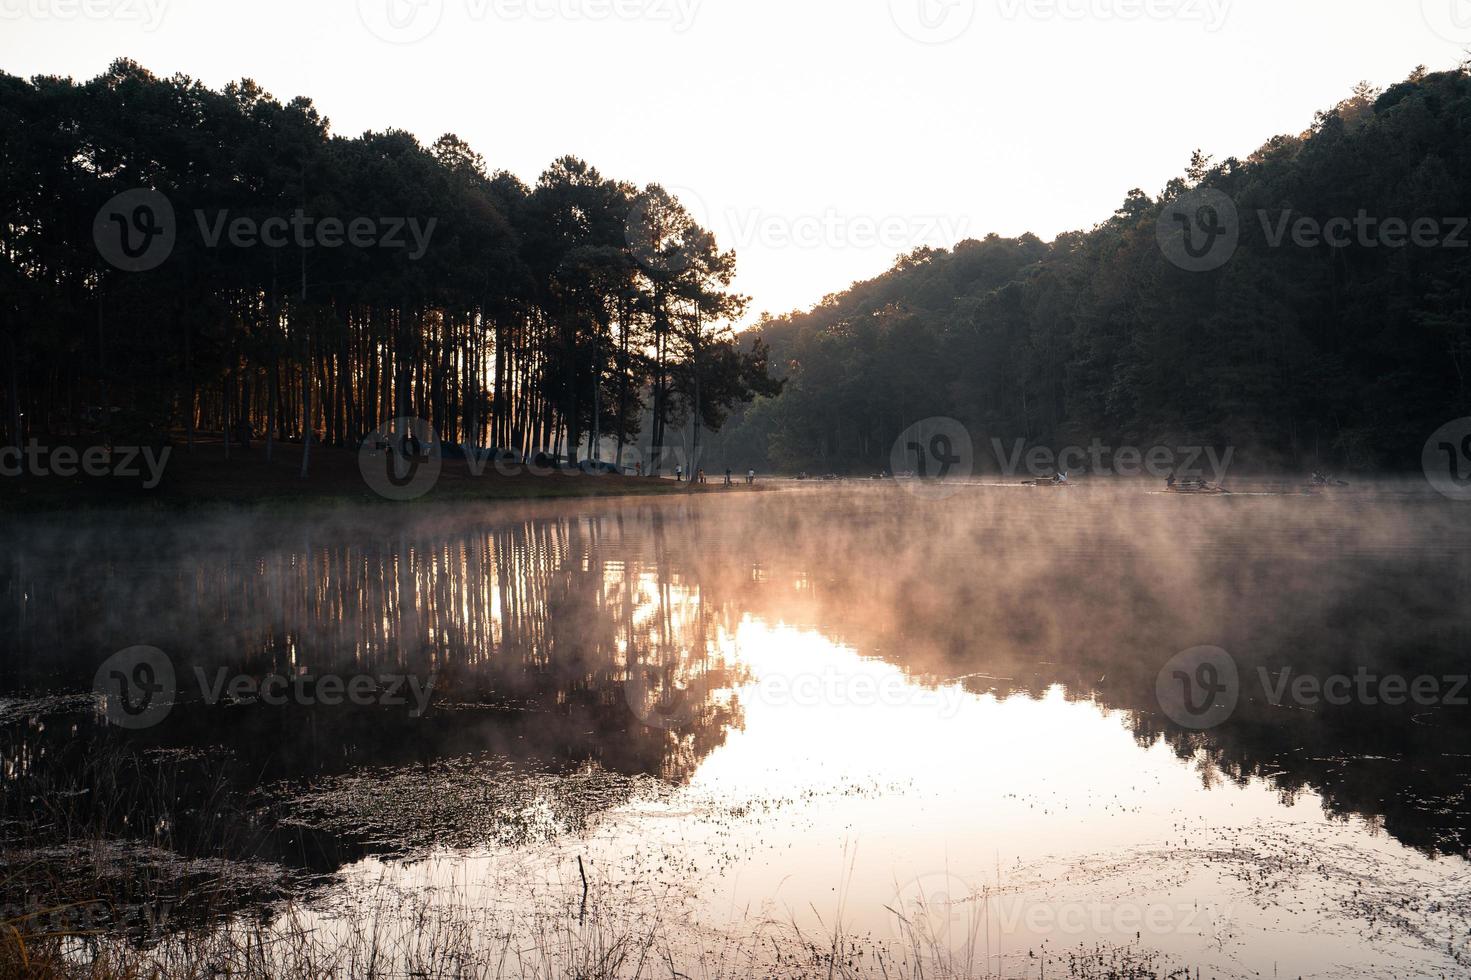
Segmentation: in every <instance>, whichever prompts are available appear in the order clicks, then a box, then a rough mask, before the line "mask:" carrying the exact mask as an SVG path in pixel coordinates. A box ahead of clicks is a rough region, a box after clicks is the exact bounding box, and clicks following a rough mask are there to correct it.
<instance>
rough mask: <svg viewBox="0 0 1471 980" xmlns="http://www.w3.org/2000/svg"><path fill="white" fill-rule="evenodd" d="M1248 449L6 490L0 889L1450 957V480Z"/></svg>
mask: <svg viewBox="0 0 1471 980" xmlns="http://www.w3.org/2000/svg"><path fill="white" fill-rule="evenodd" d="M1267 489H1268V488H1263V490H1264V492H1261V493H1244V494H1238V495H1234V496H1229V497H1191V496H1181V495H1169V494H1161V493H1154V492H1152V490H1153V488H1152V487H1146V486H1144V485H1142V484H1141V485H1137V486H1136V485H1130V484H1095V485H1091V486H1090V485H1087V484H1079V485H1077V486H1073V487H1069V488H1066V489H1062V490H1053V489H1043V488H1021V487H1002V486H967V487H962V488H958V490H957V492H956V493H954V494H953V495H952V496H949V497H948V498H945V499H938V500H936V499H927V498H925V497H924V496H921V495H917V494H915V493H912V492H907V491H906V489H905V488H904V487H902V486H899V485H896V484H894V483H892V482H888V483H882V484H880V483H875V484H824V485H821V486H795V485H794V486H790V487H785V488H782V489H781V490H779V491H774V492H768V493H760V494H744V493H743V494H731V495H708V496H701V497H698V498H691V499H683V498H681V499H657V500H635V499H630V500H622V501H601V502H580V501H572V502H566V501H563V502H556V503H549V504H545V505H525V506H507V505H499V506H485V507H478V508H477V507H466V506H458V507H454V508H446V509H436V508H429V507H418V508H392V507H379V508H367V509H362V510H342V511H332V512H324V513H321V514H312V515H309V516H293V515H289V514H269V515H260V516H254V515H252V516H242V515H240V514H231V515H218V514H209V513H200V514H195V515H191V516H186V517H182V518H180V517H178V516H173V517H170V518H167V519H165V518H161V517H160V518H152V517H148V516H128V517H111V518H103V517H90V518H81V519H78V518H68V519H54V520H53V519H46V518H38V519H28V520H27V521H26V522H24V523H21V524H17V523H15V522H11V528H12V529H11V533H10V535H9V536H8V537H9V541H8V545H9V547H8V548H7V551H6V553H5V555H4V556H3V558H0V627H3V633H0V635H3V637H4V641H3V642H4V644H5V655H4V657H3V658H0V762H3V780H4V782H3V787H4V794H3V803H0V844H3V851H0V862H3V866H0V900H3V902H4V905H5V906H7V907H11V908H15V907H17V906H21V907H32V908H34V907H35V906H36V905H37V904H38V903H43V904H44V903H46V902H53V901H56V900H58V899H62V898H66V899H72V900H76V901H83V900H85V899H87V898H88V897H90V896H89V890H91V891H92V892H96V891H99V890H101V889H104V888H110V889H112V892H111V893H113V894H119V893H120V894H125V895H126V896H127V897H128V900H129V901H130V902H132V903H134V905H132V906H127V903H122V906H126V907H120V910H118V911H114V912H113V913H112V914H113V918H112V919H111V920H109V921H108V923H107V927H108V928H109V929H114V930H116V931H118V932H119V933H123V932H126V933H128V934H130V935H132V936H133V939H134V941H135V942H139V943H148V942H156V941H159V939H160V938H162V937H161V936H160V933H162V934H163V935H164V936H166V935H167V933H168V931H169V930H170V929H172V928H174V927H176V926H177V927H180V928H182V927H183V926H184V925H185V924H187V923H191V922H194V923H195V924H196V925H197V921H198V920H199V919H200V918H207V919H212V920H213V921H217V922H218V923H219V924H220V925H221V927H222V928H223V927H226V926H227V925H228V923H229V922H231V921H236V920H241V919H249V920H251V921H254V922H256V923H258V924H264V926H265V928H268V929H269V928H272V924H273V923H274V922H276V921H277V920H278V919H279V918H280V917H282V916H284V915H286V914H287V913H286V912H285V911H284V910H285V909H287V908H288V907H289V908H290V909H291V912H290V914H291V915H292V916H293V917H294V919H295V921H297V922H300V921H301V920H302V919H303V918H305V919H306V920H307V921H308V922H309V923H310V927H311V928H312V929H314V930H315V931H316V932H315V934H316V935H318V936H327V937H332V936H334V935H338V934H340V935H341V936H342V937H343V941H344V942H346V941H347V939H348V936H349V935H350V934H352V933H354V932H358V931H360V930H361V921H362V911H363V909H365V908H369V907H371V906H373V905H374V903H380V904H381V903H384V902H387V904H389V905H391V906H392V907H394V908H396V909H400V910H401V909H403V908H406V907H409V906H412V908H413V909H414V910H415V911H414V916H415V918H414V920H413V921H412V922H409V921H403V922H400V923H398V924H397V925H389V924H383V925H382V928H384V929H397V930H399V932H398V933H397V935H398V938H399V939H400V940H402V941H404V942H414V941H419V940H414V939H406V938H405V937H412V936H419V935H423V934H424V928H423V925H424V922H425V921H429V920H432V921H434V922H436V923H440V924H441V925H443V924H444V923H450V922H454V921H464V917H465V916H467V915H468V916H470V917H472V919H474V921H476V922H479V923H480V924H481V925H483V926H485V928H484V941H485V942H486V943H487V944H488V945H489V946H492V947H498V948H500V949H501V950H502V951H503V952H504V950H505V949H506V948H524V946H525V943H526V939H525V937H526V936H532V937H533V939H532V940H531V941H532V942H533V943H534V941H535V940H534V937H535V935H536V934H537V932H538V930H545V929H546V928H547V923H549V922H553V921H562V920H566V919H568V917H571V918H572V919H574V920H578V921H581V920H585V919H586V918H587V916H588V903H589V902H591V903H592V904H593V905H594V906H596V909H597V914H599V915H601V916H603V917H604V918H603V919H602V923H603V925H602V928H605V929H608V930H614V929H616V928H618V927H619V926H620V925H621V926H623V927H626V928H628V929H630V930H633V931H637V930H638V929H641V928H645V927H649V928H652V927H653V926H652V925H651V924H655V925H656V926H657V928H658V929H659V930H660V932H661V935H663V936H664V937H665V939H666V940H667V947H668V949H667V953H668V956H669V964H670V965H669V967H668V968H666V967H665V966H664V965H663V963H662V962H661V963H660V965H659V969H658V970H657V971H655V970H652V969H650V970H648V971H645V975H661V976H668V975H669V971H670V970H671V969H674V968H675V967H676V966H682V967H683V969H681V972H685V973H689V974H690V975H692V976H693V975H700V974H701V972H703V973H704V974H705V975H711V974H712V973H713V972H715V971H712V970H711V969H710V957H711V956H712V955H716V954H715V953H714V952H712V951H722V950H723V951H730V950H735V951H737V953H738V954H739V955H741V956H744V957H748V959H749V963H751V964H755V963H757V962H760V963H761V964H762V967H761V968H762V969H766V970H769V971H775V972H777V973H781V972H782V971H783V970H784V969H785V968H784V967H782V966H781V965H780V960H778V961H776V965H773V963H772V962H769V960H770V957H779V956H781V955H783V954H782V953H781V951H780V950H781V949H784V948H786V947H784V946H783V943H785V942H786V941H788V940H789V939H790V937H792V936H801V937H807V938H808V939H810V940H813V941H814V942H815V943H816V944H817V945H819V946H824V947H828V946H831V945H832V941H833V937H834V936H835V935H838V936H841V937H842V944H843V949H844V950H846V953H845V956H846V958H847V959H848V960H849V962H850V963H851V964H852V965H851V969H852V970H853V971H856V972H860V973H862V972H866V971H869V970H870V969H871V972H872V973H873V974H875V975H882V974H883V973H884V972H885V971H884V967H883V966H881V965H880V964H889V965H891V966H892V965H893V964H902V965H905V969H906V970H908V971H911V972H918V971H917V969H916V968H917V966H918V965H919V964H920V963H921V962H922V961H924V960H926V959H933V960H934V961H936V962H938V963H939V964H940V966H941V968H939V969H935V968H932V969H931V970H930V971H929V972H927V973H926V974H925V975H935V974H937V973H939V974H944V973H945V972H947V971H948V972H950V973H956V974H968V975H974V976H1008V977H1013V976H1014V977H1022V976H1040V975H1043V974H1044V971H1045V975H1051V976H1063V975H1067V970H1068V963H1069V962H1072V963H1073V966H1074V968H1075V969H1076V968H1077V963H1078V959H1077V957H1079V956H1080V955H1082V954H1084V953H1092V954H1094V955H1102V956H1112V955H1115V954H1116V953H1117V952H1118V951H1120V950H1122V951H1126V952H1127V954H1128V955H1129V956H1131V957H1134V958H1136V959H1138V960H1142V961H1144V962H1146V963H1148V964H1153V965H1154V967H1156V968H1157V969H1158V970H1159V972H1160V973H1161V974H1163V973H1165V972H1167V971H1168V970H1169V969H1173V968H1177V967H1178V968H1185V967H1188V968H1191V969H1194V968H1200V969H1201V970H1202V971H1203V974H1202V975H1206V976H1212V975H1213V976H1283V977H1288V976H1294V977H1295V976H1373V975H1382V976H1458V975H1465V974H1466V973H1467V971H1468V970H1471V864H1468V858H1471V804H1468V800H1467V785H1468V783H1467V776H1468V772H1471V738H1468V734H1471V708H1468V707H1467V706H1466V705H1467V699H1471V688H1466V687H1464V679H1463V678H1464V675H1465V674H1466V673H1468V672H1471V657H1468V651H1471V609H1468V605H1467V602H1466V597H1467V595H1468V594H1471V593H1468V586H1471V520H1468V512H1467V511H1466V510H1465V508H1464V506H1463V505H1459V506H1458V505H1457V504H1455V503H1452V502H1450V501H1447V500H1444V499H1442V498H1440V497H1438V496H1436V495H1435V494H1434V493H1433V492H1432V491H1430V490H1429V488H1428V487H1425V486H1424V484H1423V483H1422V484H1418V485H1417V484H1413V483H1409V482H1406V483H1404V484H1380V485H1374V486H1365V487H1354V488H1348V489H1344V490H1341V491H1334V492H1329V493H1323V494H1320V495H1314V496H1306V495H1301V494H1293V493H1272V492H1266V490H1267ZM140 647H145V648H152V652H143V653H139V652H138V651H137V650H136V649H135V648H140ZM1202 648H1205V649H1204V651H1203V652H1202ZM123 651H127V653H126V655H125V656H124V657H123V659H121V660H118V659H116V658H115V655H117V654H119V653H120V652H123ZM1187 651H1191V652H1189V653H1187ZM1181 654H1186V656H1185V657H1183V658H1181V657H1180V655H1181ZM160 657H161V658H163V659H162V660H159V659H158V658H160ZM109 658H115V659H113V660H111V661H109ZM140 658H141V659H140ZM139 663H146V665H147V668H146V672H145V673H141V674H140V673H138V672H137V665H138V664H139ZM104 664H109V665H110V666H108V667H106V668H104ZM100 668H101V669H100ZM1284 671H1286V673H1284ZM170 674H171V675H172V676H171V677H169V676H167V675H170ZM272 676H279V677H281V678H284V679H285V680H283V681H282V682H280V684H279V686H277V687H274V688H273V687H272V686H271V685H270V684H267V685H266V686H265V687H264V688H261V687H260V686H259V685H260V684H261V682H262V681H263V680H265V679H266V678H269V677H272ZM119 677H120V678H122V680H121V681H118V683H122V684H127V683H133V684H138V685H141V684H142V683H143V682H144V681H146V682H148V684H150V685H153V687H155V688H156V689H157V691H156V693H154V694H152V695H150V696H151V698H152V699H151V700H150V701H149V703H148V706H147V707H146V708H145V709H142V711H141V713H140V714H128V713H126V712H122V713H119V699H120V691H121V693H124V694H129V696H130V700H129V701H128V704H127V707H130V708H138V707H139V705H141V704H142V699H141V697H135V696H133V695H136V693H137V692H129V691H128V690H127V689H126V688H123V689H116V688H111V687H109V685H110V684H111V683H113V679H116V678H119ZM329 677H330V678H332V679H333V680H330V681H329V680H328V679H327V678H329ZM1304 678H1305V679H1306V680H1304ZM1333 678H1339V679H1340V681H1341V682H1340V683H1337V684H1335V683H1334V682H1333V681H1332V679H1333ZM337 679H340V684H337ZM1396 679H1403V683H1404V685H1405V686H1404V688H1403V689H1401V688H1397V687H1396V686H1395V684H1396ZM1432 682H1433V683H1432ZM1325 683H1326V687H1325V686H1324V685H1325ZM1417 684H1418V687H1417V686H1416V685H1417ZM339 688H340V689H339ZM99 689H100V690H102V691H103V692H104V696H102V697H99V696H98V695H97V694H96V693H94V692H95V691H97V690H99ZM140 689H141V688H140ZM232 691H233V693H234V696H233V697H232V696H231V692H232ZM1345 691H1347V692H1350V693H1349V694H1347V695H1346V696H1338V695H1342V694H1343V693H1344V692H1345ZM1335 692H1336V693H1335ZM1407 692H1414V694H1413V696H1412V695H1411V694H1409V693H1407ZM337 700H341V701H343V702H345V703H342V704H332V703H329V702H332V701H337ZM421 708H424V709H425V710H422V711H421ZM79 840H85V841H88V842H89V844H88V846H86V847H83V846H81V845H80V844H78V841H79ZM99 842H101V843H99ZM103 845H105V846H103ZM584 875H586V878H587V882H588V884H587V886H586V890H585V888H584V884H583V876H584ZM202 892H207V893H208V895H209V900H208V901H207V902H206V901H204V900H202V899H199V898H198V896H199V895H200V894H201V893H202ZM159 903H164V904H166V905H167V906H168V908H169V912H168V918H169V925H168V926H167V927H165V928H155V929H152V930H143V929H140V928H139V924H140V923H141V922H145V921H149V920H148V916H149V915H151V914H152V913H147V912H143V911H138V910H140V909H142V910H146V909H151V908H155V907H157V906H158V905H159ZM129 909H131V911H130V910H129ZM456 917H459V918H458V919H457V918H456ZM492 924H493V925H492ZM143 933H147V934H146V935H145V934H143ZM768 935H769V936H771V937H773V939H774V941H773V942H772V943H771V944H770V945H771V946H772V950H776V951H775V952H773V951H772V950H768V949H767V948H766V945H765V943H764V941H763V939H762V937H765V936H768ZM778 936H779V937H781V939H780V941H775V938H776V937H778ZM426 941H427V940H426ZM768 953H769V954H770V956H768ZM660 955H661V956H663V955H665V954H664V953H661V954H660ZM1070 957H1071V958H1072V959H1071V960H1070ZM742 962H747V961H742ZM809 965H810V964H809ZM729 966H730V964H729V963H724V964H722V968H723V969H727V972H730V971H729V969H728V968H729ZM788 966H790V967H791V968H792V969H793V970H795V969H796V967H795V966H792V965H791V964H788ZM745 968H746V967H739V968H737V969H735V970H734V972H733V974H732V975H742V970H743V969H745ZM749 968H750V969H751V971H752V972H754V971H755V970H756V969H757V967H756V966H754V965H751V966H750V967H749ZM628 972H629V973H632V972H633V970H632V968H631V967H630V968H629V970H628ZM899 972H903V971H899ZM505 973H506V975H515V973H516V971H515V970H514V969H507V970H506V971H505ZM889 975H897V974H896V972H895V971H894V970H892V969H891V970H889ZM1090 975H1103V974H1101V973H1094V974H1090Z"/></svg>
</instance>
